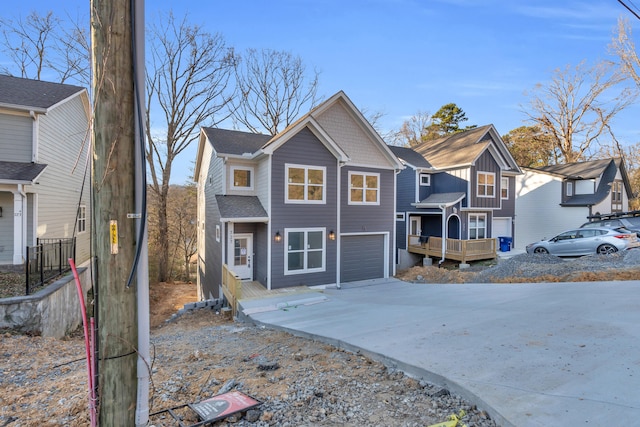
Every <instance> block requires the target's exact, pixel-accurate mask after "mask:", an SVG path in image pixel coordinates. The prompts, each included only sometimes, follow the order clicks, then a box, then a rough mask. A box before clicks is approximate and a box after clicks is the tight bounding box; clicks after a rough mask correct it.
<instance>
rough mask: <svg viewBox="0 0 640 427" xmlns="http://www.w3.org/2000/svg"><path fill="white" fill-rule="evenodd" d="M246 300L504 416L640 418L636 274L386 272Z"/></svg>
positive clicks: (279, 321) (541, 422)
mask: <svg viewBox="0 0 640 427" xmlns="http://www.w3.org/2000/svg"><path fill="white" fill-rule="evenodd" d="M242 309H243V310H244V311H245V314H246V315H247V316H249V317H250V318H251V319H252V320H253V321H255V322H256V323H263V324H267V325H271V326H273V327H276V328H281V329H285V330H288V331H290V332H293V333H295V334H297V335H303V336H311V337H314V338H316V339H320V340H323V341H325V342H327V343H330V344H334V345H337V346H339V347H343V348H347V349H351V350H357V349H360V350H362V351H363V352H365V353H367V354H369V355H371V356H373V357H375V358H377V359H379V360H382V361H384V362H385V363H387V364H389V365H393V366H396V367H398V368H399V369H402V370H404V371H405V372H407V373H409V374H410V375H412V376H415V377H420V378H424V379H426V380H428V381H430V382H432V383H436V384H438V385H440V386H443V387H446V388H448V389H449V390H451V391H452V392H454V393H457V394H459V395H461V396H463V397H464V398H466V399H468V400H470V401H471V402H473V403H475V404H477V405H478V406H479V407H481V408H483V409H485V410H486V411H487V412H489V414H490V415H491V416H492V417H493V418H494V419H495V420H496V422H497V423H499V424H502V425H503V426H510V425H513V426H519V427H520V426H521V427H527V426H578V425H583V426H612V425H616V426H625V425H638V423H639V422H640V421H639V420H640V281H629V282H591V283H552V284H514V285H504V284H500V285H493V284H466V285H461V284H455V285H425V284H410V283H405V282H401V281H398V280H395V279H385V280H372V281H364V282H357V283H353V284H349V285H344V286H343V287H342V289H326V290H324V291H322V292H318V293H317V294H305V295H289V296H285V297H276V298H267V299H262V300H253V301H247V300H245V301H242Z"/></svg>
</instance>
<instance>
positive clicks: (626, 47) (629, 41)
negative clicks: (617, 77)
mask: <svg viewBox="0 0 640 427" xmlns="http://www.w3.org/2000/svg"><path fill="white" fill-rule="evenodd" d="M609 48H610V50H611V51H612V52H613V53H614V54H615V55H616V56H617V57H618V58H619V59H620V64H619V65H620V69H621V71H622V73H623V74H624V75H626V76H627V77H629V78H631V79H632V80H633V81H634V82H635V84H636V86H638V87H639V88H640V58H639V57H638V52H637V51H636V45H635V43H634V41H633V34H632V32H631V25H629V21H628V20H627V19H623V18H620V19H618V27H617V32H616V33H615V35H614V38H613V41H612V42H611V45H610V46H609Z"/></svg>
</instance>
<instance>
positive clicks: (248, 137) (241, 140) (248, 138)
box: [202, 127, 271, 156]
mask: <svg viewBox="0 0 640 427" xmlns="http://www.w3.org/2000/svg"><path fill="white" fill-rule="evenodd" d="M202 130H203V131H204V133H205V134H206V135H207V138H208V139H209V141H211V144H212V145H213V148H214V150H216V152H217V153H219V154H234V155H238V156H241V155H243V154H245V153H251V154H253V153H255V152H256V151H258V150H259V149H260V148H261V147H262V146H263V145H265V144H266V143H267V142H268V141H269V140H270V139H271V135H262V134H259V133H249V132H242V131H237V130H227V129H218V128H206V127H205V128H202Z"/></svg>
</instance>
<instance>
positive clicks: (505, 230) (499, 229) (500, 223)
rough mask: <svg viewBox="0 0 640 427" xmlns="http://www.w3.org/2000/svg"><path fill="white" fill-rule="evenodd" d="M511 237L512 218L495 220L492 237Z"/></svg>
mask: <svg viewBox="0 0 640 427" xmlns="http://www.w3.org/2000/svg"><path fill="white" fill-rule="evenodd" d="M500 236H506V237H511V218H494V219H493V230H492V232H491V237H500Z"/></svg>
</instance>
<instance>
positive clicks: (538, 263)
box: [0, 250, 640, 427]
mask: <svg viewBox="0 0 640 427" xmlns="http://www.w3.org/2000/svg"><path fill="white" fill-rule="evenodd" d="M639 274H640V250H633V251H627V252H623V253H618V254H613V255H606V256H593V257H581V258H576V259H560V258H557V257H554V256H550V255H517V256H514V257H512V258H510V259H507V260H501V261H500V262H499V263H498V264H497V265H494V266H482V265H479V266H478V265H476V266H474V267H472V268H471V269H469V271H463V272H460V271H457V270H447V269H445V268H441V269H439V268H437V267H415V268H413V269H411V270H410V271H409V272H407V273H406V274H405V275H404V276H402V277H403V278H404V279H405V280H411V281H414V282H435V283H457V282H467V283H482V282H493V281H496V282H512V283H515V282H518V281H528V282H531V281H540V280H543V279H545V280H547V281H548V280H550V279H555V280H556V281H560V280H564V281H569V280H573V281H575V280H588V279H593V280H596V278H598V277H600V280H602V278H603V277H606V278H607V280H624V277H628V279H634V280H635V279H637V277H639ZM184 286H186V287H184V288H179V287H178V286H176V287H175V289H174V290H175V292H176V293H180V292H182V293H183V294H184V293H185V292H193V291H194V286H193V285H186V284H185V285H184ZM187 286H188V287H187ZM187 289H188V291H187ZM194 294H195V293H194ZM167 295H168V289H167V287H166V286H165V287H164V288H157V289H154V288H153V287H152V289H151V296H152V315H154V314H155V315H156V316H157V315H159V314H162V313H164V318H168V317H169V313H170V312H174V311H175V310H176V307H175V306H173V305H171V304H175V301H176V298H175V297H169V298H168V297H167ZM167 301H169V302H171V304H165V305H166V307H160V304H161V303H162V302H165V303H166V302H167ZM167 309H168V310H169V311H168V312H167V311H162V310H167ZM154 312H155V313H154ZM152 317H153V316H152ZM0 338H1V339H0V427H22V426H71V427H74V426H86V425H88V424H89V416H88V411H87V399H86V398H87V391H86V377H85V369H86V367H85V362H84V358H83V355H84V343H83V340H82V337H81V336H79V335H75V336H72V337H69V338H66V339H64V340H55V339H51V338H42V337H30V336H19V335H14V334H12V333H4V334H0ZM151 341H152V344H153V350H152V351H153V354H154V359H153V367H152V394H151V405H152V406H151V412H152V413H154V412H157V411H161V410H165V409H168V408H172V407H176V406H179V405H184V404H186V403H194V402H198V401H200V400H202V399H206V398H209V397H211V396H214V395H216V394H218V393H220V392H222V391H225V390H239V391H242V392H244V393H245V394H248V395H250V396H252V397H254V398H256V399H258V400H259V401H261V402H262V403H261V405H260V406H259V407H257V408H256V409H255V410H250V411H247V412H246V413H244V414H241V415H239V416H234V417H230V418H227V419H226V420H223V421H219V422H217V423H215V424H213V425H215V426H231V425H233V426H238V427H243V426H245V427H246V426H261V427H266V426H323V425H326V426H328V425H343V426H362V425H371V426H422V427H424V426H429V425H432V424H436V423H441V422H444V421H447V420H448V419H450V417H451V416H452V415H462V422H461V423H460V424H459V426H461V425H462V423H464V424H466V425H467V426H468V427H493V426H496V424H495V423H494V421H493V420H491V419H490V418H489V416H488V415H487V414H486V413H485V412H484V411H483V410H482V408H477V407H476V406H474V405H473V403H472V402H468V401H465V400H463V399H461V398H460V397H458V396H455V395H452V394H450V393H449V391H448V390H445V389H442V388H440V387H437V386H435V385H433V384H428V383H425V382H422V381H421V380H420V379H414V378H409V377H407V376H405V375H404V374H403V373H402V372H399V371H394V370H390V369H388V368H386V367H385V366H383V365H382V364H380V363H378V362H376V361H373V360H371V359H368V358H367V357H364V356H363V355H361V354H357V353H356V354H354V353H350V352H346V351H344V350H340V349H336V348H334V347H332V346H329V345H326V344H323V343H321V342H318V341H313V340H309V339H304V338H300V337H295V336H292V335H289V334H287V333H285V332H281V331H275V330H271V329H269V328H264V327H258V326H254V325H251V324H244V323H234V322H232V321H230V320H227V319H225V318H224V316H221V315H218V314H216V313H214V312H213V311H211V310H206V309H202V310H197V311H193V312H189V313H187V314H185V315H182V316H179V317H178V318H177V319H175V320H172V321H169V322H163V323H161V324H160V326H159V327H156V328H154V329H153V330H152V337H151ZM461 411H462V412H461ZM182 416H183V417H184V419H183V422H184V423H185V424H186V425H188V424H187V423H188V422H189V421H192V422H195V421H196V419H195V418H193V414H192V413H190V412H189V411H185V412H183V413H182ZM149 425H150V426H151V425H153V426H156V427H161V426H175V425H177V424H176V423H175V422H172V421H171V420H170V419H169V418H167V417H166V415H164V414H160V415H156V416H153V417H152V418H151V422H150V424H149Z"/></svg>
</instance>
